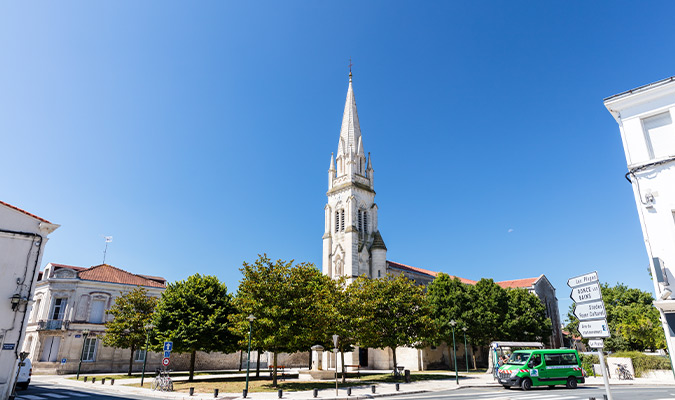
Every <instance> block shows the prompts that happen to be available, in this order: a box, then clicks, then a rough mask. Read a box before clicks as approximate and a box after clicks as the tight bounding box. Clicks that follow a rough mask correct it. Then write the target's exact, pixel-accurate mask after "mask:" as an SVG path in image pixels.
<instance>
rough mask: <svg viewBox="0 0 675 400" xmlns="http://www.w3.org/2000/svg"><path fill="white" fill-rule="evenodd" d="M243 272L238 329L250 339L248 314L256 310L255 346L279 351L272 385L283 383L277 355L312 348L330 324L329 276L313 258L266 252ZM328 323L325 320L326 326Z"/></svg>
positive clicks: (236, 319) (234, 318) (235, 324)
mask: <svg viewBox="0 0 675 400" xmlns="http://www.w3.org/2000/svg"><path fill="white" fill-rule="evenodd" d="M240 270H241V272H242V275H243V278H242V280H241V282H240V283H239V288H238V290H237V296H236V297H235V303H236V307H237V310H238V312H237V314H235V315H233V316H232V317H231V321H232V323H233V329H234V331H235V332H236V333H237V334H239V335H241V336H244V337H245V338H246V339H244V341H245V340H247V338H248V329H249V322H248V320H247V319H246V317H247V316H248V315H251V314H252V315H254V316H255V317H256V320H255V321H254V322H253V329H252V336H251V346H252V348H255V349H262V350H266V351H270V352H272V353H273V366H274V369H273V373H272V377H273V378H272V385H274V386H277V364H278V363H277V356H278V354H279V353H281V352H296V351H305V350H309V347H311V345H312V344H315V342H316V341H319V342H321V341H322V336H323V333H322V332H323V328H325V320H324V312H323V310H324V307H325V302H324V301H322V300H321V298H322V296H324V295H326V294H327V293H328V286H327V284H328V283H329V279H328V278H327V277H325V276H323V275H322V274H321V272H320V271H319V270H318V269H316V267H314V265H313V264H310V263H301V264H298V265H295V266H294V265H293V260H291V261H289V262H286V261H283V260H277V261H276V262H274V263H273V262H272V261H271V260H270V259H269V258H268V257H267V255H266V254H263V255H259V256H258V259H257V260H256V261H255V262H254V263H253V264H249V263H246V262H244V264H243V267H242V268H241V269H240ZM322 325H324V326H323V327H322Z"/></svg>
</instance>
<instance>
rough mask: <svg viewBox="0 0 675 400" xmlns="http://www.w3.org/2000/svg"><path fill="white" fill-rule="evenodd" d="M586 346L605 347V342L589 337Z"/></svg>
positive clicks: (592, 347)
mask: <svg viewBox="0 0 675 400" xmlns="http://www.w3.org/2000/svg"><path fill="white" fill-rule="evenodd" d="M588 346H589V347H590V348H591V349H601V348H603V347H605V343H604V342H603V340H602V339H591V340H589V341H588Z"/></svg>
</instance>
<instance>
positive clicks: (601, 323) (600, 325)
mask: <svg viewBox="0 0 675 400" xmlns="http://www.w3.org/2000/svg"><path fill="white" fill-rule="evenodd" d="M579 333H581V336H583V337H585V338H607V337H609V329H608V328H607V321H605V320H604V319H600V320H595V321H580V322H579Z"/></svg>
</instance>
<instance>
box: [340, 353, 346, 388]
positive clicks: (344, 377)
mask: <svg viewBox="0 0 675 400" xmlns="http://www.w3.org/2000/svg"><path fill="white" fill-rule="evenodd" d="M340 360H341V361H342V383H345V382H347V377H346V376H345V352H344V351H341V352H340Z"/></svg>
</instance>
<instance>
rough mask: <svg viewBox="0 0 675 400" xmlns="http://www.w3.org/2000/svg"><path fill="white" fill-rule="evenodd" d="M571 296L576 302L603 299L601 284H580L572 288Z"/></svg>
mask: <svg viewBox="0 0 675 400" xmlns="http://www.w3.org/2000/svg"><path fill="white" fill-rule="evenodd" d="M570 298H571V299H572V300H573V301H574V302H576V303H584V302H587V301H596V300H600V299H602V292H601V291H600V284H598V283H597V282H596V283H592V284H590V285H586V286H578V287H575V288H574V289H572V294H570Z"/></svg>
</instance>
